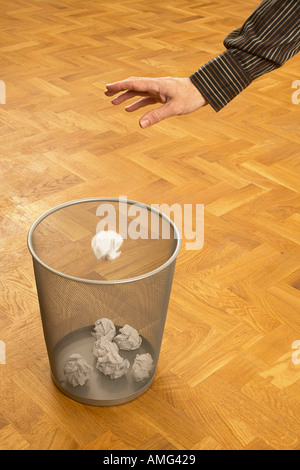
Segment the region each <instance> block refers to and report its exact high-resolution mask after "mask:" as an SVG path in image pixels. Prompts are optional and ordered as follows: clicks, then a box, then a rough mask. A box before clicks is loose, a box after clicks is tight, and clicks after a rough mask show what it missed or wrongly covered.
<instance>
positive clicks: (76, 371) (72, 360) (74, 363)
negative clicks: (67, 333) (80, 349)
mask: <svg viewBox="0 0 300 470" xmlns="http://www.w3.org/2000/svg"><path fill="white" fill-rule="evenodd" d="M92 370H93V368H92V366H90V365H89V364H88V363H87V362H86V360H85V359H84V358H83V357H82V356H81V355H80V354H72V355H71V356H70V357H69V359H68V360H67V362H66V363H65V365H64V374H65V377H66V380H67V382H69V383H70V384H71V385H72V386H73V387H77V385H84V384H85V383H86V381H87V380H88V379H89V378H90V373H91V371H92Z"/></svg>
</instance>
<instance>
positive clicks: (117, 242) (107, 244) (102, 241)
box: [92, 230, 123, 260]
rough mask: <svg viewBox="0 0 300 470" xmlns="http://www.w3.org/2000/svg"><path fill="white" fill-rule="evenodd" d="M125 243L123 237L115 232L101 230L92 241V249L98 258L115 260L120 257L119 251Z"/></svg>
mask: <svg viewBox="0 0 300 470" xmlns="http://www.w3.org/2000/svg"><path fill="white" fill-rule="evenodd" d="M122 243H123V237H122V236H121V235H120V234H119V233H117V232H115V231H114V230H101V231H100V232H98V233H96V235H95V236H94V237H93V239H92V248H93V251H94V254H95V256H96V258H98V259H100V258H104V259H108V260H113V259H116V258H118V256H120V254H121V252H120V251H118V250H119V248H120V247H121V245H122Z"/></svg>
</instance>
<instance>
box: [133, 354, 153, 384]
mask: <svg viewBox="0 0 300 470" xmlns="http://www.w3.org/2000/svg"><path fill="white" fill-rule="evenodd" d="M152 368H153V359H152V356H151V354H149V353H145V354H137V355H136V358H135V360H134V363H133V365H132V374H133V378H134V380H135V382H142V381H143V380H145V379H147V378H148V377H149V375H150V374H149V372H150V371H151V370H152Z"/></svg>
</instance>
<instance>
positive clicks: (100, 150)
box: [0, 0, 300, 450]
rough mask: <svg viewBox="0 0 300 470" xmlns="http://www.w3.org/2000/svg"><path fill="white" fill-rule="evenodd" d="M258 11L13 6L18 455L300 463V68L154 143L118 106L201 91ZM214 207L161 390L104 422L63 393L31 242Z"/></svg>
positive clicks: (6, 29)
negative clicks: (168, 453) (62, 216)
mask: <svg viewBox="0 0 300 470" xmlns="http://www.w3.org/2000/svg"><path fill="white" fill-rule="evenodd" d="M257 4H258V1H256V0H247V1H245V0H238V1H237V2H234V4H233V2H231V3H228V2H222V1H221V0H215V1H210V0H202V1H192V0H186V1H174V0H165V1H164V2H161V1H157V0H151V1H150V0H142V1H138V2H130V1H129V0H115V1H114V2H108V1H96V0H86V1H84V2H83V1H82V0H76V1H72V2H71V1H69V0H62V1H60V2H57V1H45V0H39V1H37V0H31V1H26V2H25V1H24V0H16V1H15V2H13V3H11V2H8V1H6V0H0V6H1V19H0V24H1V32H0V35H1V46H0V61H1V68H0V70H1V72H0V73H1V76H0V79H1V80H3V81H4V82H5V84H6V104H5V105H3V104H2V105H0V153H1V167H0V178H1V180H0V181H1V183H0V194H1V200H0V227H1V247H0V250H1V258H0V259H1V261H0V266H1V270H0V290H1V299H0V339H1V340H3V341H4V342H5V344H6V362H7V363H6V364H2V365H0V387H1V388H0V448H1V449H111V450H112V449H297V448H299V446H300V438H299V435H300V423H299V416H300V393H299V392H300V364H299V365H297V364H294V363H293V362H292V353H293V350H292V349H291V345H292V343H293V341H295V340H298V339H300V315H299V313H300V296H299V287H300V271H299V261H300V246H299V244H300V198H299V190H300V178H299V176H300V159H299V143H300V136H299V111H300V105H298V106H297V105H295V104H293V103H292V101H291V95H292V91H293V90H292V88H291V85H292V82H293V81H294V80H296V79H300V75H299V57H297V56H296V57H294V58H293V59H291V60H290V61H289V62H288V63H287V64H286V65H285V66H284V67H283V68H281V69H279V70H277V71H274V72H272V73H271V74H268V75H265V76H264V77H262V78H260V79H258V80H257V81H256V82H255V83H253V84H252V85H251V87H249V88H248V89H247V90H246V91H244V92H243V93H242V94H241V95H239V96H238V97H237V98H236V99H235V100H234V101H233V102H232V103H231V104H230V105H228V106H227V108H225V109H224V110H222V111H221V112H220V113H218V114H216V113H215V112H214V111H213V110H212V109H211V108H210V107H209V106H207V107H205V108H204V109H202V110H200V111H199V112H196V113H194V114H193V115H188V116H184V117H175V118H172V119H169V120H166V121H164V122H162V123H160V124H158V125H157V126H154V127H152V128H150V129H148V130H142V129H140V128H139V126H138V117H139V112H137V113H132V114H126V113H125V112H124V109H123V107H122V106H120V107H115V106H112V105H111V104H110V101H109V99H108V98H106V97H105V96H104V94H103V92H104V90H105V84H106V83H109V82H113V81H115V80H119V79H121V78H126V77H127V76H131V75H138V76H153V77H155V76H164V75H171V76H188V75H189V74H190V73H192V72H194V71H195V70H196V69H197V68H198V67H199V66H200V65H201V64H203V63H204V62H205V61H207V60H209V59H211V58H212V57H214V56H215V55H216V54H218V53H219V52H221V51H222V50H223V46H222V41H223V39H224V38H225V37H226V35H227V34H228V33H229V32H230V31H232V30H233V29H235V28H237V27H239V26H240V25H241V24H242V22H243V20H244V19H245V18H246V17H247V16H248V15H249V14H250V13H251V12H252V11H253V10H254V8H255V7H256V6H257ZM120 195H126V196H127V197H128V198H130V199H134V200H139V201H142V202H145V203H149V204H154V203H159V204H161V203H163V202H165V203H168V204H170V205H171V204H173V203H174V202H178V203H180V204H184V203H191V204H196V203H202V204H204V205H205V244H204V247H203V248H202V250H201V251H186V250H184V249H182V250H181V252H180V255H179V258H178V262H177V267H176V272H175V279H174V286H173V291H172V296H171V301H170V305H169V312H168V317H167V322H166V328H165V334H164V339H163V345H162V350H161V355H160V360H159V366H158V371H157V375H156V380H155V382H154V384H153V385H152V386H151V388H150V389H149V390H148V391H147V393H145V394H144V395H142V396H141V397H139V398H138V399H136V400H134V401H132V402H130V403H127V404H125V405H121V406H116V407H108V408H97V407H90V406H86V405H82V404H80V403H76V402H73V401H71V400H70V399H68V398H67V397H65V396H64V395H62V394H61V393H60V392H59V391H58V390H57V389H56V388H55V387H54V385H53V384H52V382H51V379H50V375H49V364H48V358H47V353H46V348H45V344H44V340H43V333H42V327H41V321H40V316H39V307H38V300H37V294H36V289H35V283H34V276H33V269H32V263H31V258H30V255H29V253H28V250H27V245H26V236H27V231H28V229H29V227H30V225H31V224H32V223H33V221H34V220H35V219H36V218H37V217H38V216H39V215H41V214H42V213H43V212H45V211H46V210H48V209H50V208H51V207H53V206H55V205H58V204H61V203H63V202H66V201H69V200H73V199H78V198H83V197H92V196H115V197H118V196H120Z"/></svg>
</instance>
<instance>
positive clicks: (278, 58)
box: [190, 0, 300, 111]
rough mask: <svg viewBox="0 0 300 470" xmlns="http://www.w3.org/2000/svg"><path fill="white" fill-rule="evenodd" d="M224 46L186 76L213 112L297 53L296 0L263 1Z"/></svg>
mask: <svg viewBox="0 0 300 470" xmlns="http://www.w3.org/2000/svg"><path fill="white" fill-rule="evenodd" d="M224 46H225V47H226V50H225V51H224V52H222V53H221V54H220V55H219V56H217V57H215V58H214V59H212V60H210V61H209V62H207V63H206V64H204V65H203V66H202V67H201V68H200V69H199V70H197V71H196V72H195V73H194V74H193V75H191V76H190V79H191V81H192V82H193V84H194V85H195V86H196V87H197V88H198V90H199V91H200V92H201V93H202V94H203V96H204V97H205V98H206V100H207V101H208V102H209V104H210V105H211V106H212V107H213V109H214V110H215V111H219V110H220V109H222V108H223V107H224V106H226V105H227V104H228V103H229V102H230V101H231V100H232V99H233V98H235V97H236V96H237V95H238V94H239V93H240V92H241V91H243V90H244V89H245V88H246V87H247V86H249V85H250V84H251V83H252V81H253V80H255V79H256V78H258V77H260V76H261V75H263V74H265V73H267V72H271V71H272V70H274V69H276V68H278V67H280V66H282V65H283V64H284V63H285V62H286V61H287V60H288V59H290V58H291V57H292V56H293V55H295V54H296V53H297V52H299V50H300V0H263V2H262V3H261V4H260V5H259V6H258V8H257V9H256V10H255V11H254V12H253V13H252V15H251V16H250V17H249V18H248V19H247V20H246V21H245V23H244V24H243V26H242V27H241V28H238V29H236V30H234V31H232V32H231V33H230V34H229V35H228V36H227V38H226V39H225V40H224Z"/></svg>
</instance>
